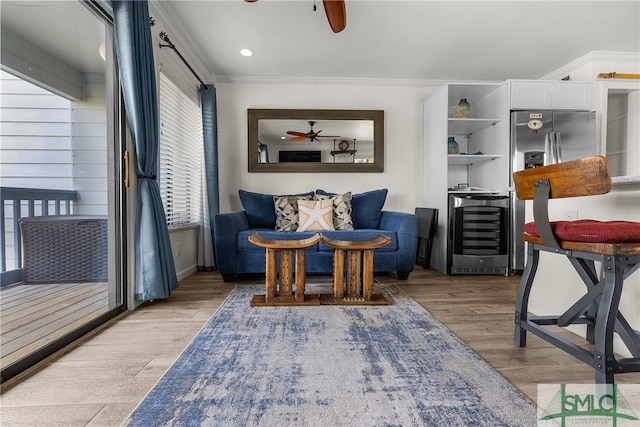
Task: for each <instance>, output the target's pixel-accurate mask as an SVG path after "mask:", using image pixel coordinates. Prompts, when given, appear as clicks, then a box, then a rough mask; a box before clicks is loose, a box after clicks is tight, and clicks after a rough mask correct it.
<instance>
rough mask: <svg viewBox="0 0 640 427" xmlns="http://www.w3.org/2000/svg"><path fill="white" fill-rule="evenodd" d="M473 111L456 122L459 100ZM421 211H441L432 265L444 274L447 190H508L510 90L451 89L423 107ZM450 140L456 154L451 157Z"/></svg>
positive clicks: (446, 87) (484, 85)
mask: <svg viewBox="0 0 640 427" xmlns="http://www.w3.org/2000/svg"><path fill="white" fill-rule="evenodd" d="M463 98H465V99H467V101H468V102H469V104H470V105H471V110H470V116H469V118H463V119H461V118H455V117H454V110H455V106H456V104H458V102H459V101H460V100H461V99H463ZM423 114H424V129H423V137H424V140H423V143H424V176H423V186H422V187H423V193H424V196H423V207H428V208H436V209H438V210H439V215H438V228H437V232H436V234H435V236H434V240H433V249H432V255H431V265H432V266H433V268H435V269H436V270H439V271H441V272H444V273H446V272H447V266H448V265H447V264H448V263H447V253H448V252H447V244H448V242H447V241H448V239H447V237H448V226H447V221H448V200H449V194H451V193H453V192H454V191H449V189H450V188H455V187H456V186H457V185H458V184H461V183H468V184H469V186H471V187H475V188H484V189H489V190H490V191H495V192H504V191H505V189H506V188H507V187H508V185H509V86H508V85H507V84H501V83H450V84H446V85H444V86H442V87H441V88H440V89H438V90H437V91H436V92H435V93H434V94H433V95H432V96H431V97H430V98H429V99H428V100H426V101H425V102H424V104H423ZM450 136H453V137H454V138H455V140H456V141H457V142H458V144H459V146H460V153H461V154H457V155H449V154H448V152H447V140H448V137H450ZM474 153H476V154H474Z"/></svg>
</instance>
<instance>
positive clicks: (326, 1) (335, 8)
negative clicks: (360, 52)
mask: <svg viewBox="0 0 640 427" xmlns="http://www.w3.org/2000/svg"><path fill="white" fill-rule="evenodd" d="M244 1H246V2H248V3H254V2H256V1H258V0H244ZM344 2H345V0H322V4H323V5H324V11H325V13H326V14H327V20H328V21H329V26H331V29H332V30H333V32H334V33H339V32H340V31H342V30H344V29H345V27H346V26H347V9H346V6H345V4H344ZM313 10H314V11H315V10H316V3H315V0H314V2H313Z"/></svg>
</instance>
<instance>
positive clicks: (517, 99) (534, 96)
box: [511, 82, 553, 110]
mask: <svg viewBox="0 0 640 427" xmlns="http://www.w3.org/2000/svg"><path fill="white" fill-rule="evenodd" d="M551 108H553V107H552V106H551V88H550V87H549V86H548V85H545V84H543V83H542V82H512V83H511V109H515V110H521V109H531V110H550V109H551Z"/></svg>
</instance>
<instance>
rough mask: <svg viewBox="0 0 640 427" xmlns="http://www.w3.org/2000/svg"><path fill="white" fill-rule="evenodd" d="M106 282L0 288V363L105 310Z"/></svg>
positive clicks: (20, 355)
mask: <svg viewBox="0 0 640 427" xmlns="http://www.w3.org/2000/svg"><path fill="white" fill-rule="evenodd" d="M108 308H109V299H108V285H107V283H70V284H43V285H41V284H38V285H31V284H30V285H26V284H24V283H22V282H19V283H15V284H13V285H9V286H3V287H2V288H0V357H1V358H0V365H1V366H2V367H5V366H8V365H9V364H11V363H13V362H15V361H16V360H19V359H20V358H22V357H24V356H25V355H27V354H29V353H30V352H32V351H35V350H37V349H38V348H40V347H42V346H43V345H44V344H46V343H48V342H50V341H52V340H54V339H56V338H58V337H60V336H62V335H64V334H66V333H67V332H69V331H72V330H73V329H75V328H77V327H79V326H81V325H83V324H84V323H86V322H87V321H89V320H91V319H93V318H95V317H97V316H99V315H101V314H103V313H106V312H107V310H108Z"/></svg>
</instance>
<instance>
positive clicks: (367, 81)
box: [216, 75, 449, 87]
mask: <svg viewBox="0 0 640 427" xmlns="http://www.w3.org/2000/svg"><path fill="white" fill-rule="evenodd" d="M448 82H449V81H448V80H434V79H378V78H360V77H311V76H310V77H301V76H239V75H219V76H216V83H227V84H279V85H282V84H292V85H296V84H298V85H337V86H398V87H433V86H435V87H439V86H442V85H444V84H445V83H448Z"/></svg>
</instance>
